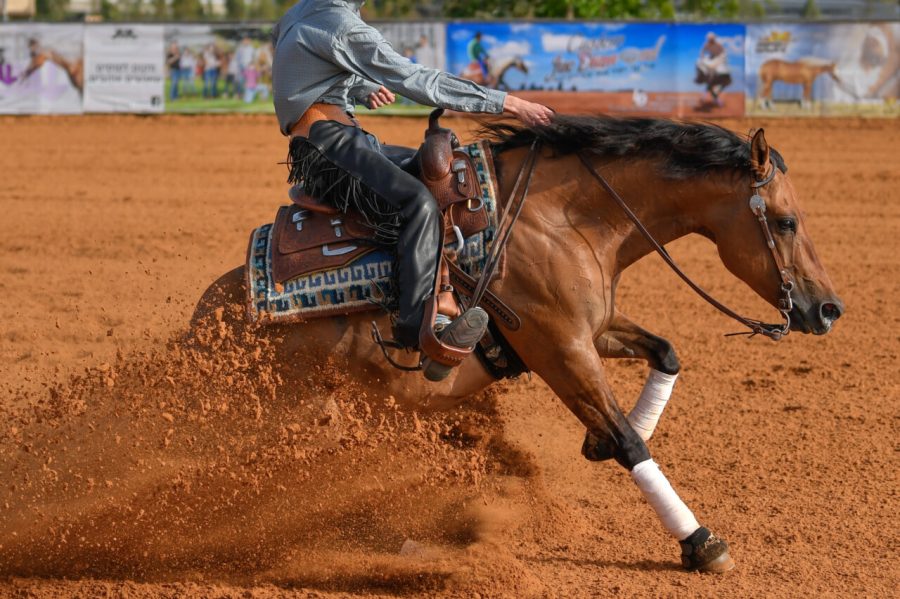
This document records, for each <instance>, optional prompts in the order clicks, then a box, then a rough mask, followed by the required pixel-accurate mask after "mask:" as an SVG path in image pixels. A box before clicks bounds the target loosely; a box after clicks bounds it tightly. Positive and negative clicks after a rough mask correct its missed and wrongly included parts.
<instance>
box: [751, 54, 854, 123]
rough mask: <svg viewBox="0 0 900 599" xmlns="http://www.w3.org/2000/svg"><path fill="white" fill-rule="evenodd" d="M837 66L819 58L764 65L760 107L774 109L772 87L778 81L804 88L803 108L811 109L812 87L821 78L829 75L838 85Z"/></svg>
mask: <svg viewBox="0 0 900 599" xmlns="http://www.w3.org/2000/svg"><path fill="white" fill-rule="evenodd" d="M836 66H837V65H836V64H835V63H834V62H828V61H825V60H821V59H817V58H806V59H801V60H798V61H796V62H788V61H786V60H780V59H777V58H773V59H771V60H767V61H766V62H764V63H762V65H761V66H760V67H759V90H758V91H757V98H761V103H760V107H761V108H763V109H765V110H770V109H771V108H772V86H773V85H774V84H775V82H776V81H782V82H784V83H790V84H794V85H802V86H803V100H802V101H801V107H802V108H809V107H810V106H811V105H812V87H813V83H815V81H816V79H818V78H819V76H821V75H824V74H825V73H827V74H828V75H830V76H831V78H832V79H834V80H835V81H836V82H837V83H838V84H840V83H841V80H840V79H838V76H837V74H836V73H835V68H836Z"/></svg>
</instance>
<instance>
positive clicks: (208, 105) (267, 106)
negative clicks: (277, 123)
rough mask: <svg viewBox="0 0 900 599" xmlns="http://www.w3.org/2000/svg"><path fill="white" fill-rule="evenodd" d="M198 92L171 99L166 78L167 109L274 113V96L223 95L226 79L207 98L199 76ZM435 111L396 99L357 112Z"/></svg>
mask: <svg viewBox="0 0 900 599" xmlns="http://www.w3.org/2000/svg"><path fill="white" fill-rule="evenodd" d="M194 87H195V93H194V94H193V95H191V96H185V95H184V94H183V93H182V95H181V96H180V97H179V98H178V99H177V100H170V99H169V93H170V91H171V89H172V82H171V80H169V79H166V86H165V91H166V112H181V113H198V112H215V113H227V112H243V113H263V114H266V113H269V114H270V113H272V112H275V108H274V106H273V105H272V98H271V97H269V98H268V99H266V100H254V101H253V102H251V103H249V104H245V103H244V100H243V99H242V98H238V97H234V98H225V97H223V96H222V90H223V89H224V87H225V84H224V82H223V81H222V80H221V79H220V80H219V86H218V91H219V97H217V98H204V97H203V96H202V95H201V92H202V91H203V82H202V81H201V80H200V79H197V80H195V84H194ZM182 89H184V86H182ZM431 111H432V108H430V107H428V106H422V105H421V104H413V103H409V102H396V103H394V104H391V105H390V106H382V107H381V108H379V109H377V110H369V109H368V108H366V107H365V106H357V107H356V112H357V114H376V115H385V116H424V115H427V114H428V113H430V112H431Z"/></svg>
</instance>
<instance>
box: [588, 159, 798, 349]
mask: <svg viewBox="0 0 900 599" xmlns="http://www.w3.org/2000/svg"><path fill="white" fill-rule="evenodd" d="M578 158H579V159H580V160H581V162H582V163H583V164H584V166H585V167H586V168H587V170H588V172H589V173H591V175H592V176H593V177H594V178H595V179H596V180H597V181H598V182H599V183H600V185H601V186H602V187H603V189H605V190H606V192H607V193H608V194H609V195H610V196H611V197H612V198H613V200H615V201H616V203H617V204H618V205H619V207H620V208H621V209H622V211H623V212H624V213H625V214H626V215H627V216H628V218H629V219H631V221H632V222H633V223H634V225H635V226H636V227H637V229H638V231H639V232H640V233H641V235H643V236H644V238H645V239H647V241H649V242H650V245H651V246H652V247H653V249H654V250H656V252H657V253H658V254H659V255H660V256H662V259H663V260H664V261H665V262H666V264H668V265H669V267H670V268H671V269H672V270H673V271H674V272H675V274H677V275H678V276H679V277H681V279H682V280H683V281H684V282H685V283H687V285H688V286H689V287H690V288H691V289H693V290H694V292H696V293H697V295H699V296H700V297H702V298H703V299H704V300H706V301H707V302H708V303H709V304H711V305H712V306H713V307H715V308H716V309H718V310H719V311H720V312H722V313H723V314H725V315H727V316H730V317H731V318H733V319H734V320H736V321H738V322H739V323H741V324H743V325H744V326H746V327H747V328H749V329H750V330H749V331H747V332H742V333H729V336H730V335H750V336H751V337H752V336H754V335H764V336H766V337H768V338H770V339H773V340H775V341H778V340H779V339H781V338H782V337H784V336H785V335H787V334H788V333H789V332H790V328H791V317H790V312H791V309H792V308H793V307H794V302H793V299H792V298H791V293H792V292H793V291H794V288H795V283H794V280H793V278H792V277H791V274H790V272H789V268H790V267H789V266H786V265H785V263H784V259H783V258H782V256H781V254H779V253H778V248H777V247H776V246H775V240H774V238H773V237H772V232H771V231H770V230H769V224H768V220H767V219H766V201H765V200H764V199H763V198H762V196H760V195H759V190H760V189H761V188H762V187H765V186H766V185H767V184H768V183H770V182H771V181H772V179H774V178H775V171H776V166H775V165H774V164H772V170H771V172H770V173H769V174H768V175H767V176H766V177H764V178H762V179H759V180H756V181H753V182H752V183H750V188H751V190H752V191H753V196H752V197H751V198H750V210H751V212H753V214H754V215H755V216H756V218H757V220H758V221H759V225H760V227H761V228H762V231H763V236H764V237H765V240H766V245H767V246H768V248H769V250H770V251H771V252H772V257H773V258H774V259H775V265H776V266H777V268H778V274H779V276H780V277H781V293H782V297H781V299H779V300H778V311H779V312H780V313H781V316H782V318H783V319H784V322H783V323H782V324H780V325H779V324H770V323H765V322H762V321H761V320H754V319H752V318H747V317H745V316H741V315H740V314H738V313H737V312H735V311H734V310H732V309H731V308H729V307H728V306H726V305H725V304H723V303H722V302H720V301H718V300H717V299H715V298H714V297H712V296H711V295H710V294H709V293H707V292H706V291H705V290H704V289H703V288H702V287H700V286H699V285H697V284H696V283H694V281H693V280H691V278H690V277H689V276H687V275H686V274H685V273H684V271H682V270H681V269H680V268H679V267H678V265H677V264H675V261H674V260H673V259H672V257H671V256H670V255H669V253H668V252H667V251H666V250H665V248H664V247H663V246H662V245H660V243H659V242H658V241H656V239H654V238H653V235H651V234H650V232H649V231H648V230H647V228H646V227H645V226H644V225H643V223H641V221H640V219H638V217H637V215H635V213H634V212H632V210H631V209H630V208H629V207H628V205H627V204H626V203H625V201H624V200H623V199H622V197H621V196H620V195H619V194H618V193H617V192H616V190H615V189H613V188H612V186H611V185H610V184H609V183H608V182H607V181H606V179H604V178H603V175H601V174H600V173H599V172H597V169H596V168H594V165H593V164H591V161H590V159H589V158H588V157H587V156H586V155H585V154H584V153H583V152H579V153H578Z"/></svg>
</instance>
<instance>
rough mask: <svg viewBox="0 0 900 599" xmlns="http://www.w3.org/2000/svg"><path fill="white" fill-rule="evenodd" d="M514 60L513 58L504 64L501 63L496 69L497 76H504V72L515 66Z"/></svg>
mask: <svg viewBox="0 0 900 599" xmlns="http://www.w3.org/2000/svg"><path fill="white" fill-rule="evenodd" d="M515 62H516V60H515V59H514V58H510V59H509V60H507V61H506V62H504V63H502V64H501V65H500V67H499V68H498V69H497V75H498V76H499V75H505V74H506V71H508V70H510V69H511V68H512V66H513V65H514V64H515Z"/></svg>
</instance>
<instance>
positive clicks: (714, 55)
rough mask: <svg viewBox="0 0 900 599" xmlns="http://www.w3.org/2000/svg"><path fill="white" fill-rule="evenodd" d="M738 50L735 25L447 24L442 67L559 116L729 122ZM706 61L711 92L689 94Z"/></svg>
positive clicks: (735, 98) (738, 99) (737, 95)
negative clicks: (695, 117) (697, 116)
mask: <svg viewBox="0 0 900 599" xmlns="http://www.w3.org/2000/svg"><path fill="white" fill-rule="evenodd" d="M710 35H711V37H709V38H708V37H707V36H710ZM717 40H720V41H717ZM742 40H743V26H741V25H715V24H711V25H703V26H695V27H690V28H685V29H684V30H683V32H682V27H681V26H677V25H672V24H668V23H627V24H626V23H597V22H582V23H578V22H575V23H528V22H520V23H488V22H484V23H451V24H450V25H448V29H447V60H448V67H449V70H450V71H451V72H454V73H456V74H458V75H461V76H462V77H465V78H467V79H471V80H473V81H476V82H478V83H481V84H483V85H488V86H490V87H494V88H497V89H502V90H507V91H515V92H523V96H524V97H526V98H528V99H531V100H535V101H538V102H541V103H545V104H547V105H549V106H552V107H553V108H555V109H556V110H558V111H560V112H580V113H599V112H604V113H613V114H615V113H621V114H654V115H676V114H680V113H681V111H683V110H685V111H687V112H689V113H693V112H699V113H701V114H704V115H707V116H736V115H740V114H742V112H743V89H742V87H740V86H735V85H734V82H735V80H737V81H741V77H742V72H741V71H742V68H743V61H742V59H741V56H740V54H741V51H742V47H743V44H742ZM704 53H705V54H707V55H708V62H709V65H711V66H710V68H712V69H713V72H712V75H711V78H710V81H712V83H711V84H710V85H707V84H706V82H705V80H700V82H699V83H697V84H694V83H692V82H693V81H694V80H695V79H696V73H695V69H696V68H697V63H698V60H699V59H700V58H701V57H702V56H703V55H704ZM682 65H684V66H683V67H682ZM573 92H577V93H573Z"/></svg>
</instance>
